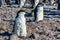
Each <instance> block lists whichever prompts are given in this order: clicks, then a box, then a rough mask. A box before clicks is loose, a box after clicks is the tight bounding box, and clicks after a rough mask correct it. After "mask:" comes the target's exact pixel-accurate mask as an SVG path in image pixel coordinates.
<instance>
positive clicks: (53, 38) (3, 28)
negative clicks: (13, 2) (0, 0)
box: [0, 8, 60, 40]
mask: <svg viewBox="0 0 60 40" xmlns="http://www.w3.org/2000/svg"><path fill="white" fill-rule="evenodd" d="M17 11H18V10H17V9H14V8H13V9H0V40H60V19H59V18H55V19H54V18H48V19H47V18H44V20H42V21H39V22H27V23H26V25H27V32H28V34H27V37H26V38H24V37H18V36H17V35H16V34H13V27H14V20H15V17H16V14H17Z"/></svg>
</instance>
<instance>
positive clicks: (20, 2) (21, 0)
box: [15, 0, 26, 8]
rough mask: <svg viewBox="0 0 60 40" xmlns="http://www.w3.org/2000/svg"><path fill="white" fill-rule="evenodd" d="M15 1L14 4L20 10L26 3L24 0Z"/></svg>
mask: <svg viewBox="0 0 60 40" xmlns="http://www.w3.org/2000/svg"><path fill="white" fill-rule="evenodd" d="M15 1H16V4H18V5H19V7H20V8H22V7H23V6H24V4H25V2H26V0H15Z"/></svg>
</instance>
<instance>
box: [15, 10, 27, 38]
mask: <svg viewBox="0 0 60 40" xmlns="http://www.w3.org/2000/svg"><path fill="white" fill-rule="evenodd" d="M24 15H25V12H24V11H22V10H21V11H19V12H18V15H17V17H16V19H15V25H14V33H15V34H17V35H18V36H20V37H26V36H27V30H26V19H25V16H24Z"/></svg>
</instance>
